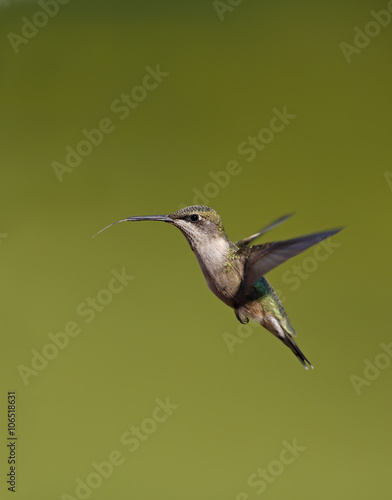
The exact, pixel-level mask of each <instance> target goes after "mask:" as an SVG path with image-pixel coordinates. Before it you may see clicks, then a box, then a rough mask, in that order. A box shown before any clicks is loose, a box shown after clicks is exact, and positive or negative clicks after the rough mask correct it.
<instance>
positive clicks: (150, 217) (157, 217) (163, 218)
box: [93, 215, 174, 238]
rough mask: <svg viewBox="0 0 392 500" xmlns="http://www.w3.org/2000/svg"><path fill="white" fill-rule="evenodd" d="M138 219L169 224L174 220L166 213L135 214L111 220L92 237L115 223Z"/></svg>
mask: <svg viewBox="0 0 392 500" xmlns="http://www.w3.org/2000/svg"><path fill="white" fill-rule="evenodd" d="M139 220H156V221H160V222H168V223H169V224H173V222H174V220H173V219H172V218H171V217H169V216H168V215H137V216H136V217H127V218H126V219H122V220H118V221H117V222H113V223H112V224H109V225H108V226H106V227H104V228H103V229H101V230H100V231H98V233H95V234H94V236H93V238H95V237H96V236H97V234H99V233H102V231H105V229H107V228H108V227H111V226H114V225H115V224H118V223H119V222H126V221H131V222H135V221H139Z"/></svg>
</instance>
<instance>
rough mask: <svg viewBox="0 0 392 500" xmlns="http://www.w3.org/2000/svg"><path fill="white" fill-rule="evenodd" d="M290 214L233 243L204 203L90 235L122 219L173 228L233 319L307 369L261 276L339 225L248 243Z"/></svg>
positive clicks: (136, 218)
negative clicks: (262, 333)
mask: <svg viewBox="0 0 392 500" xmlns="http://www.w3.org/2000/svg"><path fill="white" fill-rule="evenodd" d="M292 215H293V214H289V215H285V216H283V217H280V218H279V219H276V220H275V221H273V222H272V223H271V224H269V225H268V226H266V227H265V228H263V229H262V230H260V231H259V232H257V233H255V234H253V235H251V236H249V237H248V238H244V239H242V240H239V241H236V242H234V243H233V242H232V241H231V240H230V239H229V238H228V236H227V235H226V233H225V230H224V227H223V223H222V219H221V217H220V216H219V214H218V213H217V212H216V211H215V210H213V209H212V208H210V207H207V206H204V205H195V206H190V207H185V208H182V209H181V210H178V211H177V212H174V213H172V214H169V215H142V216H133V217H127V218H126V219H122V220H119V221H117V222H114V223H113V224H109V226H106V227H104V228H103V229H101V230H100V231H98V233H96V234H95V235H94V237H95V236H96V235H97V234H99V233H101V232H102V231H104V230H105V229H107V228H108V227H111V226H113V225H114V224H118V223H119V222H127V221H128V222H136V221H160V222H166V223H168V224H171V225H173V226H175V227H177V228H178V229H179V230H180V231H181V232H182V234H183V235H184V236H185V238H186V240H187V241H188V243H189V246H190V247H191V249H192V251H193V252H194V253H195V255H196V258H197V260H198V262H199V265H200V268H201V270H202V272H203V275H204V278H205V280H206V282H207V285H208V287H209V288H210V290H211V291H212V292H213V293H214V294H215V295H216V296H217V297H218V298H219V299H220V300H221V301H222V302H224V303H225V304H226V305H228V306H229V307H231V308H232V309H234V312H235V315H236V317H237V319H238V321H240V322H241V323H243V324H245V323H248V321H249V319H252V320H253V321H255V322H257V323H259V324H261V325H262V326H263V327H264V328H266V329H267V330H268V331H269V332H271V333H272V334H273V335H275V337H277V338H278V339H279V340H281V341H282V342H283V343H284V344H285V345H286V346H288V347H289V348H290V349H291V350H292V352H293V353H294V354H295V355H296V357H297V358H298V359H299V361H300V362H301V363H302V365H303V366H304V367H305V368H306V369H308V366H309V367H311V368H313V366H312V364H311V363H310V361H309V360H308V358H307V357H306V356H305V355H304V354H303V352H302V351H301V349H300V348H299V347H298V345H297V343H296V342H295V340H294V337H295V336H296V333H295V330H294V328H293V326H292V325H291V323H290V320H289V318H288V316H287V314H286V311H285V310H284V308H283V305H282V303H281V301H280V300H279V297H278V296H277V294H276V292H275V290H274V289H273V288H272V286H271V285H270V283H269V282H268V281H267V279H266V278H265V274H267V273H268V272H269V271H271V269H274V268H275V267H277V266H278V265H280V264H282V263H283V262H285V261H286V260H288V259H290V258H291V257H294V256H295V255H298V254H299V253H301V252H303V251H304V250H306V249H307V248H309V247H311V246H313V245H315V244H316V243H319V242H320V241H322V240H324V239H326V238H329V237H331V236H333V235H334V234H336V233H337V232H339V231H340V230H341V229H342V228H341V227H340V228H337V229H331V230H329V231H323V232H318V233H313V234H308V235H306V236H301V237H299V238H293V239H289V240H283V241H272V242H269V243H264V244H260V245H250V243H252V242H253V241H254V240H256V239H257V238H259V237H260V236H262V235H263V234H265V233H266V232H267V231H269V230H271V229H273V228H274V227H276V226H277V225H279V224H281V223H282V222H284V221H285V220H287V219H288V218H289V217H291V216H292Z"/></svg>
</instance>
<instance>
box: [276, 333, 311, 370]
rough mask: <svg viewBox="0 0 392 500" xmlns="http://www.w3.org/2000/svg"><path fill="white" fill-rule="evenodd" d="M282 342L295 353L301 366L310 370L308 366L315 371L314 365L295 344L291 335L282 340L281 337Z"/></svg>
mask: <svg viewBox="0 0 392 500" xmlns="http://www.w3.org/2000/svg"><path fill="white" fill-rule="evenodd" d="M279 338H280V340H281V341H282V342H283V343H284V344H286V345H287V347H290V349H291V350H292V351H293V353H294V354H295V355H296V356H297V358H298V359H299V360H300V362H301V364H302V365H303V366H304V367H305V368H306V369H308V365H309V366H310V368H312V369H313V365H312V363H311V362H310V361H309V360H308V358H307V357H306V356H305V354H304V353H303V352H302V351H301V349H300V348H299V347H298V346H297V344H296V343H295V340H294V339H293V338H292V337H291V335H289V334H287V335H285V338H284V339H282V338H281V337H279Z"/></svg>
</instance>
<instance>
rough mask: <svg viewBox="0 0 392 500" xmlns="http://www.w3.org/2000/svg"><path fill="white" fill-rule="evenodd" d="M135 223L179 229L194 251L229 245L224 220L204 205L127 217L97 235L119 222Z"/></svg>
mask: <svg viewBox="0 0 392 500" xmlns="http://www.w3.org/2000/svg"><path fill="white" fill-rule="evenodd" d="M126 221H130V222H134V221H161V222H167V223H169V224H172V225H173V226H176V227H178V229H179V230H180V231H181V232H182V233H183V235H184V236H185V238H186V239H187V241H188V243H189V245H190V246H191V248H192V250H193V251H196V250H197V249H198V248H199V247H200V246H205V245H211V244H212V245H215V246H216V245H218V244H219V242H221V243H222V244H223V242H225V243H227V242H228V238H227V236H226V233H225V230H224V228H223V224H222V220H221V218H220V216H219V214H218V213H217V212H215V210H213V209H212V208H210V207H206V206H204V205H195V206H191V207H185V208H182V209H181V210H178V212H174V213H172V214H169V215H141V216H134V217H127V218H126V219H122V220H119V221H117V222H114V223H113V224H110V225H109V226H106V227H104V228H103V229H101V230H100V231H98V233H96V234H95V235H94V236H96V235H97V234H99V233H101V232H102V231H104V230H105V229H107V228H108V227H110V226H113V225H114V224H118V223H119V222H126Z"/></svg>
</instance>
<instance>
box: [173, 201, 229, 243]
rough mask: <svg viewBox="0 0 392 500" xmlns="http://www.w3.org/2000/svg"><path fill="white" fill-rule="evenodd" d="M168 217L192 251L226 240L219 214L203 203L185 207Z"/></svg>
mask: <svg viewBox="0 0 392 500" xmlns="http://www.w3.org/2000/svg"><path fill="white" fill-rule="evenodd" d="M169 217H170V218H171V219H172V221H173V222H172V224H173V225H174V226H176V227H178V229H179V230H180V231H181V232H182V234H183V235H184V236H185V238H186V239H187V241H188V243H189V245H190V247H191V248H192V250H194V251H195V250H197V249H198V248H199V247H200V246H203V245H209V244H214V242H215V243H216V242H217V241H219V240H227V236H226V233H225V230H224V228H223V224H222V220H221V218H220V216H219V214H218V213H217V212H215V210H213V209H212V208H210V207H206V206H204V205H195V206H191V207H185V208H182V209H181V210H179V211H178V212H175V213H173V214H170V215H169Z"/></svg>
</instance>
